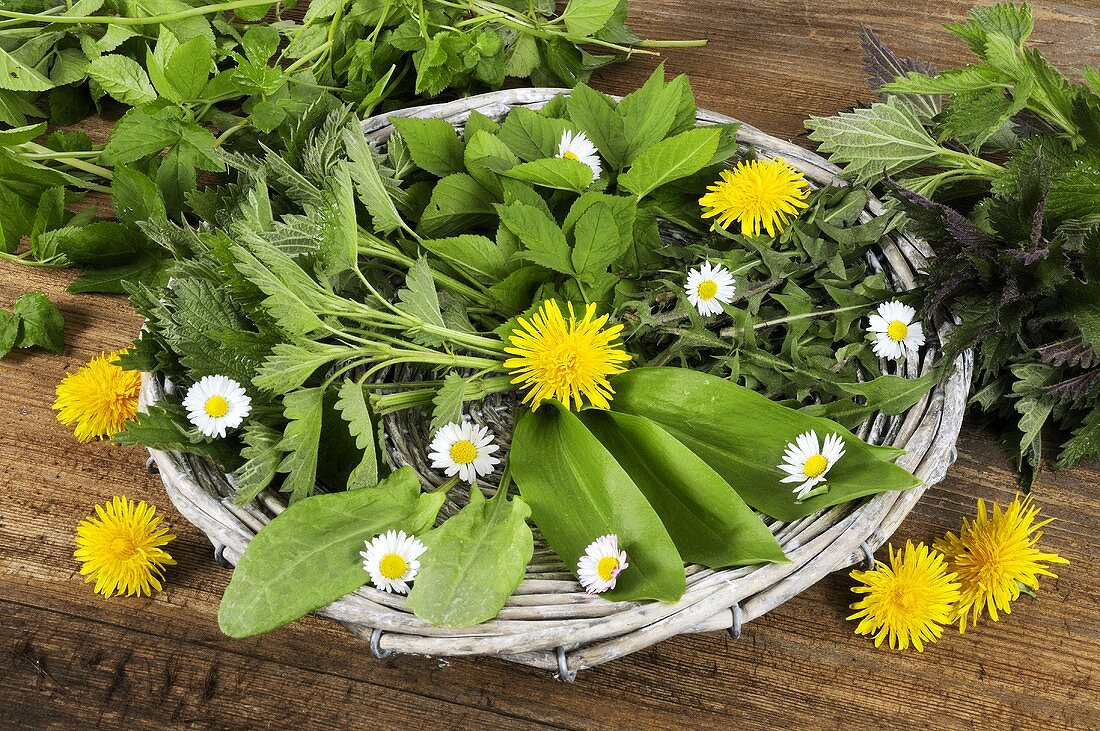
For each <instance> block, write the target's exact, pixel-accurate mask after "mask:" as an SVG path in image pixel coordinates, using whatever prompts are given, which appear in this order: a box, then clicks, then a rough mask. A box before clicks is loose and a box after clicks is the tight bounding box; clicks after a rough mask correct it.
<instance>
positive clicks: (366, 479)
mask: <svg viewBox="0 0 1100 731" xmlns="http://www.w3.org/2000/svg"><path fill="white" fill-rule="evenodd" d="M336 410H337V411H339V412H340V417H341V418H343V420H344V421H346V422H347V424H348V431H349V432H350V433H351V435H352V436H353V437H355V446H356V447H357V448H358V449H360V450H361V451H362V452H363V458H362V459H361V460H359V464H358V465H356V466H355V468H354V469H353V470H352V471H351V475H350V476H349V477H348V489H349V490H355V489H358V488H361V487H369V486H371V485H374V484H376V483H377V482H378V445H377V444H375V440H374V419H373V418H372V417H371V410H370V406H369V405H368V404H367V398H366V395H365V394H364V391H363V386H362V385H361V384H358V383H356V382H355V381H352V380H351V379H344V384H343V385H342V386H340V399H339V400H338V401H337V402H336Z"/></svg>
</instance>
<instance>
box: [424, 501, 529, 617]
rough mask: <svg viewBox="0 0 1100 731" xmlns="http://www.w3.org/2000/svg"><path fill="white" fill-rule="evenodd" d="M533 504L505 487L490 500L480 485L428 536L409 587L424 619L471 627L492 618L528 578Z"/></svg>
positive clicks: (425, 538) (425, 536)
mask: <svg viewBox="0 0 1100 731" xmlns="http://www.w3.org/2000/svg"><path fill="white" fill-rule="evenodd" d="M530 514H531V509H530V508H529V507H527V504H526V503H525V502H524V501H523V499H522V498H520V497H515V498H512V499H511V500H509V499H508V496H507V491H506V490H500V491H498V492H497V494H496V496H495V497H494V498H493V499H492V500H486V499H485V496H484V495H482V494H481V490H480V489H479V488H478V487H477V486H476V485H475V486H473V487H471V488H470V501H469V502H468V503H467V504H466V505H465V506H464V507H463V508H462V509H461V510H460V511H458V513H457V514H455V515H452V516H451V517H450V518H448V519H447V520H446V521H444V523H443V524H442V525H441V526H439V527H438V528H436V529H435V530H432V531H430V532H428V533H426V534H424V535H423V536H421V540H422V541H423V542H424V545H425V546H426V547H427V549H428V550H427V551H425V552H424V555H423V556H421V557H420V571H419V573H417V575H416V580H415V581H414V582H413V588H412V591H411V592H409V599H408V604H409V608H410V609H412V610H413V613H415V614H416V616H417V617H419V618H420V619H423V620H425V621H426V622H429V623H431V624H433V625H435V626H438V627H469V626H471V625H475V624H479V623H481V622H485V621H487V620H490V619H492V618H493V617H495V616H496V615H497V613H498V612H500V609H501V607H503V606H504V603H505V602H506V601H508V597H510V596H511V595H512V592H514V591H515V590H516V587H517V586H519V584H520V582H521V581H523V577H524V574H525V573H526V571H527V564H528V563H529V562H530V561H531V556H532V555H533V553H534V547H535V542H534V536H533V535H532V534H531V529H530V527H528V525H527V517H528V516H529V515H530Z"/></svg>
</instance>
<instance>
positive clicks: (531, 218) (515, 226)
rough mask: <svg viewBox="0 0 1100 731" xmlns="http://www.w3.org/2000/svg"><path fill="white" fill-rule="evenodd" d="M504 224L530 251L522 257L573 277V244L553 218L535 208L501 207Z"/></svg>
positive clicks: (521, 253)
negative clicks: (570, 246) (570, 247)
mask: <svg viewBox="0 0 1100 731" xmlns="http://www.w3.org/2000/svg"><path fill="white" fill-rule="evenodd" d="M497 210H498V212H499V214H500V221H501V223H503V224H504V225H505V226H507V227H508V230H509V231H511V232H512V233H513V234H515V235H516V236H518V237H519V240H520V241H522V242H523V246H524V248H525V249H526V251H523V252H520V253H519V254H518V255H517V256H520V257H522V258H524V259H527V260H529V261H533V262H534V263H536V264H539V265H540V266H544V267H546V268H547V269H553V270H554V271H556V272H561V273H563V274H572V273H573V265H572V263H571V261H570V253H569V242H568V241H566V239H565V234H564V233H562V230H561V229H560V228H558V224H557V223H556V222H555V221H554V219H553V218H551V217H550V216H548V215H547V214H546V213H544V212H542V211H540V210H539V209H538V208H535V207H534V206H528V205H523V204H517V205H514V206H499V207H498V209H497Z"/></svg>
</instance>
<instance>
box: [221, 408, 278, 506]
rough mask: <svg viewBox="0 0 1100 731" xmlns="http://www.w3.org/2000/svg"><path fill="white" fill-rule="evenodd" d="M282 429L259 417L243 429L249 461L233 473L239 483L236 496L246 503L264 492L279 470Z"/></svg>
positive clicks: (236, 499) (244, 456)
mask: <svg viewBox="0 0 1100 731" xmlns="http://www.w3.org/2000/svg"><path fill="white" fill-rule="evenodd" d="M282 436H283V435H282V433H281V432H279V431H276V430H275V429H272V428H271V427H269V426H266V425H265V424H262V423H260V422H258V421H250V422H248V423H247V424H246V425H245V427H244V429H243V430H242V431H241V439H242V440H243V441H244V443H245V445H246V446H245V447H244V448H243V449H242V450H241V458H242V459H244V460H245V463H244V464H243V465H241V467H240V468H238V469H237V471H236V472H234V473H233V477H234V481H235V483H236V487H237V493H236V495H234V498H233V499H234V500H235V501H236V502H237V504H238V505H243V504H244V503H247V502H248V501H250V500H252V499H253V498H255V497H256V496H257V495H259V494H260V493H261V492H263V491H264V490H265V489H266V488H267V486H268V485H270V484H271V481H272V480H274V479H275V475H277V474H278V467H279V462H280V461H282V459H283V452H282V450H280V449H279V448H278V445H279V441H280V440H281V439H282Z"/></svg>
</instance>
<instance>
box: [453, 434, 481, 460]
mask: <svg viewBox="0 0 1100 731" xmlns="http://www.w3.org/2000/svg"><path fill="white" fill-rule="evenodd" d="M451 459H453V460H454V461H455V462H457V463H458V464H470V463H471V462H473V461H474V460H475V459H477V447H476V446H475V445H474V443H473V442H471V441H470V440H469V439H460V440H459V441H457V442H455V443H454V444H453V445H452V446H451Z"/></svg>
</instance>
